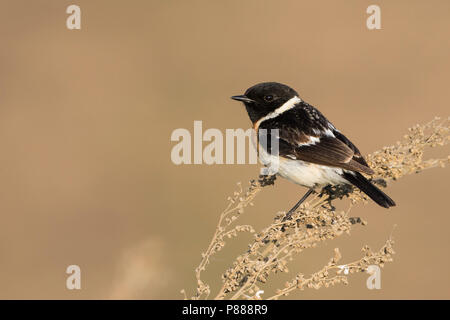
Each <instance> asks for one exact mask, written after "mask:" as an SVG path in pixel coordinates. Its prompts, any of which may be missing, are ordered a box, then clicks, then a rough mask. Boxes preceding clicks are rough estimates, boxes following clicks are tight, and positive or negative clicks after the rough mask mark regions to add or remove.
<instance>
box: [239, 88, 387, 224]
mask: <svg viewBox="0 0 450 320" xmlns="http://www.w3.org/2000/svg"><path fill="white" fill-rule="evenodd" d="M231 98H232V99H234V100H237V101H242V102H243V103H244V105H245V108H246V109H247V113H248V115H249V117H250V120H251V121H252V123H253V128H254V129H255V131H256V133H257V136H258V137H261V136H263V135H262V134H261V132H264V135H265V139H264V140H265V141H267V143H265V145H261V144H260V141H259V139H258V150H259V149H260V148H261V146H262V147H263V148H264V150H265V151H266V154H271V151H272V150H271V144H270V141H272V140H271V139H273V137H271V136H270V135H271V132H273V130H272V129H278V136H277V137H276V138H277V139H278V155H277V156H276V157H277V161H278V162H277V166H278V172H277V173H278V175H279V176H281V177H283V178H286V179H288V180H290V181H292V182H294V183H296V184H299V185H302V186H305V187H307V188H309V190H308V192H307V193H306V194H305V195H304V196H303V197H302V198H301V199H300V201H298V202H297V204H296V205H295V206H294V207H293V208H292V209H291V210H289V212H288V213H287V214H286V217H285V219H288V218H290V216H291V215H292V213H293V212H294V211H295V210H296V209H297V208H298V207H299V206H300V204H301V203H302V202H303V201H304V200H306V198H307V197H308V196H309V195H310V194H311V193H312V192H314V189H315V188H317V187H325V186H328V185H331V186H333V185H341V184H351V185H354V186H356V187H358V188H359V189H360V190H361V191H362V192H364V193H365V194H367V195H368V196H369V197H370V198H371V199H372V200H373V201H375V202H376V203H377V204H379V205H380V206H382V207H384V208H389V207H392V206H395V202H394V201H393V200H392V199H391V198H389V196H387V195H386V194H385V193H384V192H383V191H381V190H380V189H378V188H377V187H376V186H375V185H373V184H372V183H371V182H370V181H369V180H367V179H366V178H365V177H364V176H363V175H362V174H361V173H364V174H367V175H372V174H373V173H374V172H373V170H372V169H370V168H369V166H368V164H367V162H366V161H365V160H364V158H363V156H362V155H361V153H360V152H359V150H358V148H357V147H356V146H355V145H354V144H353V143H352V142H351V141H350V140H349V139H347V138H346V137H345V136H344V135H343V134H342V133H341V132H340V131H339V130H338V129H336V128H335V127H334V125H333V124H332V123H331V122H330V121H328V120H327V118H325V116H324V115H322V113H320V111H319V110H317V109H316V108H314V107H313V106H311V105H310V104H308V103H306V102H305V101H303V100H302V99H301V98H300V97H299V95H298V93H297V92H296V91H295V90H294V89H292V88H290V87H288V86H286V85H284V84H281V83H277V82H264V83H259V84H257V85H254V86H253V87H251V88H249V89H247V91H246V92H245V94H243V95H238V96H233V97H231ZM261 129H266V130H261ZM275 132H277V131H275ZM272 157H275V156H272ZM270 159H271V158H270V157H269V158H268V161H269V163H270V161H271V160H270ZM272 160H274V159H273V158H272ZM266 161H267V159H266ZM265 164H266V165H267V163H265Z"/></svg>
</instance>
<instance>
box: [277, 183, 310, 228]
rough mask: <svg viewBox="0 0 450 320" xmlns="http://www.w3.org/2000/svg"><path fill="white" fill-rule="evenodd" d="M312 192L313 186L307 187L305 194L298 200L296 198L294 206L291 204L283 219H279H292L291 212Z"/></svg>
mask: <svg viewBox="0 0 450 320" xmlns="http://www.w3.org/2000/svg"><path fill="white" fill-rule="evenodd" d="M313 192H314V189H313V188H311V189H309V190H308V192H306V193H305V195H304V196H303V197H302V198H301V199H300V200H298V202H297V203H296V204H295V206H293V207H292V209H291V210H289V211H288V213H286V215H285V216H284V218H283V220H281V221H282V222H284V221H286V220H290V219H292V214H293V213H294V212H295V210H297V208H298V207H299V206H300V205H301V204H302V203H303V201H305V200H306V198H308V197H309V196H310V195H311V193H313Z"/></svg>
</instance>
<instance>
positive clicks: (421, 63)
mask: <svg viewBox="0 0 450 320" xmlns="http://www.w3.org/2000/svg"><path fill="white" fill-rule="evenodd" d="M73 3H75V4H77V5H79V6H80V7H81V11H82V24H81V27H82V29H81V30H68V29H67V28H66V18H67V17H68V14H66V13H65V11H66V8H67V6H68V5H70V4H73ZM371 4H379V5H380V6H381V19H382V30H374V31H370V30H368V29H367V28H366V18H367V17H368V15H367V14H366V8H367V7H368V6H369V5H371ZM449 12H450V2H449V1H446V0H442V1H432V2H428V1H424V0H422V1H406V0H405V1H361V0H354V1H312V0H311V1H300V0H291V1H284V0H282V1H274V0H272V1H269V0H265V1H261V0H245V1H242V0H240V1H238V0H233V1H231V0H227V1H207V0H203V1H195V0H189V1H166V0H159V1H157V0H151V1H124V0H122V1H111V0H109V1H106V0H96V1H82V0H79V1H76V2H72V1H54V0H45V1H43V0H41V1H24V0H20V1H18V0H14V1H13V0H9V1H5V0H3V1H1V2H0V37H1V39H2V50H0V90H1V95H0V102H1V104H0V112H1V113H0V146H1V149H2V152H1V156H0V163H1V166H0V168H1V169H0V197H1V198H0V210H1V220H2V223H1V226H0V288H1V290H0V298H4V299H5V298H6V299H12V298H33V299H34V298H43V299H47V298H61V299H79V298H87V299H91V298H100V299H107V298H139V299H155V298H169V299H178V298H182V296H181V294H180V293H179V291H180V289H181V288H186V290H187V292H188V295H191V294H192V292H193V289H194V285H195V281H194V271H193V270H194V268H195V266H196V265H197V264H198V262H199V259H200V252H202V251H203V250H205V247H206V245H207V244H208V241H209V239H210V237H211V235H212V233H213V231H214V229H215V225H216V222H217V218H218V215H219V213H220V211H221V209H222V208H223V207H224V206H225V205H226V200H225V199H226V197H227V196H228V195H229V194H231V193H232V192H233V190H235V187H236V182H238V181H242V182H243V183H244V184H245V183H246V182H247V181H248V180H249V179H252V178H255V177H256V176H257V174H258V170H259V166H256V165H213V166H208V165H190V166H189V165H182V166H175V165H174V164H172V162H171V160H170V151H171V149H172V147H173V146H174V145H175V143H172V142H171V141H170V135H171V133H172V131H173V130H174V129H176V128H187V129H189V130H192V126H193V121H194V120H202V121H203V127H204V129H206V128H219V129H221V130H223V129H225V128H248V127H249V126H250V122H249V120H248V117H247V114H246V112H245V110H244V108H243V107H242V106H241V105H240V104H239V103H237V102H234V101H232V100H230V99H229V97H230V96H231V95H235V94H241V93H243V91H244V90H245V89H246V88H247V87H249V86H251V85H253V84H255V83H257V82H262V81H279V82H283V83H286V84H289V85H291V86H292V87H294V88H296V89H297V90H298V91H299V92H300V94H301V96H302V98H303V99H304V100H306V101H308V102H310V103H311V104H313V105H315V106H317V107H319V109H320V110H321V111H322V112H323V113H324V114H325V115H326V116H327V117H328V118H330V119H331V120H332V121H333V123H334V124H335V125H336V126H337V127H338V128H340V129H341V130H342V131H343V132H344V133H345V134H346V135H348V136H349V137H350V138H351V139H352V140H353V141H354V142H355V144H356V145H358V146H359V147H360V148H361V149H362V152H363V153H365V154H367V153H370V152H372V151H375V150H377V149H379V148H381V147H382V146H384V145H389V144H393V143H394V142H395V141H397V140H398V139H400V138H401V137H402V136H403V134H404V133H405V132H406V128H407V127H409V126H411V125H413V124H416V123H423V122H426V121H428V120H431V119H432V118H433V117H434V116H444V117H445V116H448V110H449V101H450V90H449V89H448V86H449V82H450V61H449V56H450V42H449V41H448V37H449V30H450V20H449V19H448V13H449ZM447 153H448V149H447V150H441V151H440V152H433V153H432V154H433V155H437V154H440V155H441V156H443V155H446V154H447ZM449 179H450V175H449V170H447V169H433V170H430V171H427V172H424V173H422V174H420V175H414V176H408V177H405V178H403V179H401V180H400V181H398V182H396V183H392V184H390V185H389V189H388V194H389V195H391V196H392V198H394V199H395V200H396V202H397V204H398V206H397V207H396V208H394V209H391V210H389V211H386V210H384V209H382V208H379V207H378V206H376V205H375V204H373V203H370V204H369V205H367V206H365V207H358V208H355V210H353V212H352V214H353V215H359V216H361V217H363V218H364V219H366V220H368V222H369V224H368V226H366V227H355V228H354V231H353V233H352V235H351V236H342V237H341V238H340V239H337V240H336V241H331V242H328V243H324V244H322V245H321V247H320V248H318V249H314V250H311V251H308V252H305V254H304V255H302V256H301V257H300V258H299V259H298V261H297V262H296V263H295V264H294V265H293V266H292V267H291V271H292V272H295V271H298V270H302V271H304V272H311V271H314V270H316V269H318V268H319V267H322V266H323V265H324V264H325V263H326V262H327V261H328V259H329V257H330V256H331V255H332V251H333V248H335V247H339V248H340V249H341V252H342V254H343V256H344V260H343V261H347V262H349V261H353V260H354V259H356V258H358V257H359V256H360V249H361V247H362V246H363V245H364V244H368V245H370V246H371V247H373V248H374V249H375V248H379V247H381V246H382V245H383V243H384V241H385V240H386V239H387V238H388V237H389V234H390V233H391V232H392V229H393V225H394V224H396V225H397V227H396V229H395V231H394V238H395V240H396V251H397V254H396V255H395V261H394V262H393V263H390V264H388V265H387V266H386V268H384V269H383V270H382V289H381V290H368V289H367V288H366V284H365V283H366V279H367V276H366V275H354V276H352V277H351V278H350V285H349V286H337V287H334V288H330V289H321V290H318V291H315V290H307V291H304V292H296V293H295V294H293V295H292V296H291V298H295V299H310V298H323V299H329V298H338V299H346V298H357V299H358V298H367V299H382V298H385V299H392V298H407V299H410V298H447V299H448V298H450V290H449V288H450V274H449V272H448V265H449V264H450V252H449V242H450V232H449V231H448V230H449V226H448V224H449V223H450V216H449V210H448V205H447V203H446V202H445V199H446V197H447V196H448V181H449ZM304 191H305V190H304V189H303V188H301V187H299V186H296V185H293V184H291V183H289V182H286V181H281V180H280V179H278V180H277V183H276V186H275V187H274V188H268V189H266V190H264V191H263V192H262V193H261V194H260V195H259V196H258V198H257V199H256V201H255V204H256V206H255V207H254V208H252V209H251V210H249V211H247V213H246V215H245V216H244V217H243V220H242V222H243V223H252V224H254V225H255V227H256V228H257V229H260V228H262V227H263V226H264V225H267V224H268V223H269V222H270V221H271V219H272V218H273V216H274V214H275V213H276V212H277V211H279V210H286V209H288V208H289V207H290V206H291V205H292V204H293V203H295V202H296V201H297V200H298V197H299V196H300V195H301V194H303V193H304ZM246 240H248V238H245V237H244V240H242V241H241V242H236V243H233V244H232V245H231V244H230V246H229V247H228V248H227V249H225V251H224V252H223V253H221V254H219V255H217V256H216V257H215V260H214V261H213V264H212V265H211V268H210V272H209V273H207V274H206V275H205V276H206V279H208V280H211V281H212V284H214V283H215V284H216V285H217V283H218V282H217V280H218V278H219V275H220V273H221V272H222V271H223V270H224V268H225V267H226V266H227V265H228V264H227V263H228V262H230V261H231V259H232V258H234V257H235V256H236V254H237V253H239V252H241V251H242V250H244V249H245V245H246ZM71 264H77V265H79V266H80V267H81V272H82V289H81V290H78V291H77V290H74V291H69V290H67V289H66V287H65V281H66V277H67V275H66V273H65V270H66V267H67V266H68V265H71ZM291 275H293V273H291V274H290V275H288V277H289V276H291ZM284 279H287V278H284ZM281 283H282V282H281V280H280V282H276V283H275V284H274V287H273V289H275V285H276V286H281V285H282V284H281Z"/></svg>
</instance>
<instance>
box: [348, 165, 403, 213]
mask: <svg viewBox="0 0 450 320" xmlns="http://www.w3.org/2000/svg"><path fill="white" fill-rule="evenodd" d="M344 178H345V179H347V180H348V182H350V183H351V184H353V185H355V186H356V187H358V188H359V189H360V190H361V191H362V192H364V193H365V194H367V195H368V196H369V198H370V199H372V200H373V201H375V202H376V203H378V204H379V205H380V206H382V207H384V208H389V207H394V206H395V202H394V200H392V199H391V198H389V196H388V195H387V194H385V193H384V192H383V191H381V190H380V189H378V188H377V187H376V186H375V185H373V184H372V183H371V182H370V181H369V180H367V179H366V178H364V176H363V175H362V174H361V173H359V172H352V173H349V172H344Z"/></svg>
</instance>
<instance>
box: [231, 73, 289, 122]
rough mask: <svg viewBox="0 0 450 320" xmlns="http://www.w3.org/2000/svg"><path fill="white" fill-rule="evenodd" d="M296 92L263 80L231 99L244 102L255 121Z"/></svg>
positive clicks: (279, 84)
mask: <svg viewBox="0 0 450 320" xmlns="http://www.w3.org/2000/svg"><path fill="white" fill-rule="evenodd" d="M297 96H298V94H297V92H296V91H295V90H294V89H292V88H290V87H288V86H286V85H284V84H281V83H278V82H263V83H258V84H256V85H254V86H253V87H250V88H248V89H247V91H245V94H243V95H240V96H233V97H231V99H234V100H237V101H242V102H243V103H244V104H245V108H246V109H247V112H248V115H249V117H250V120H251V121H252V122H253V123H255V122H257V121H258V120H259V119H261V118H263V117H265V116H266V115H268V114H269V113H271V112H273V111H275V110H276V109H278V108H279V107H281V106H282V105H283V104H284V103H285V102H287V101H289V100H290V99H292V98H294V97H297Z"/></svg>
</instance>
